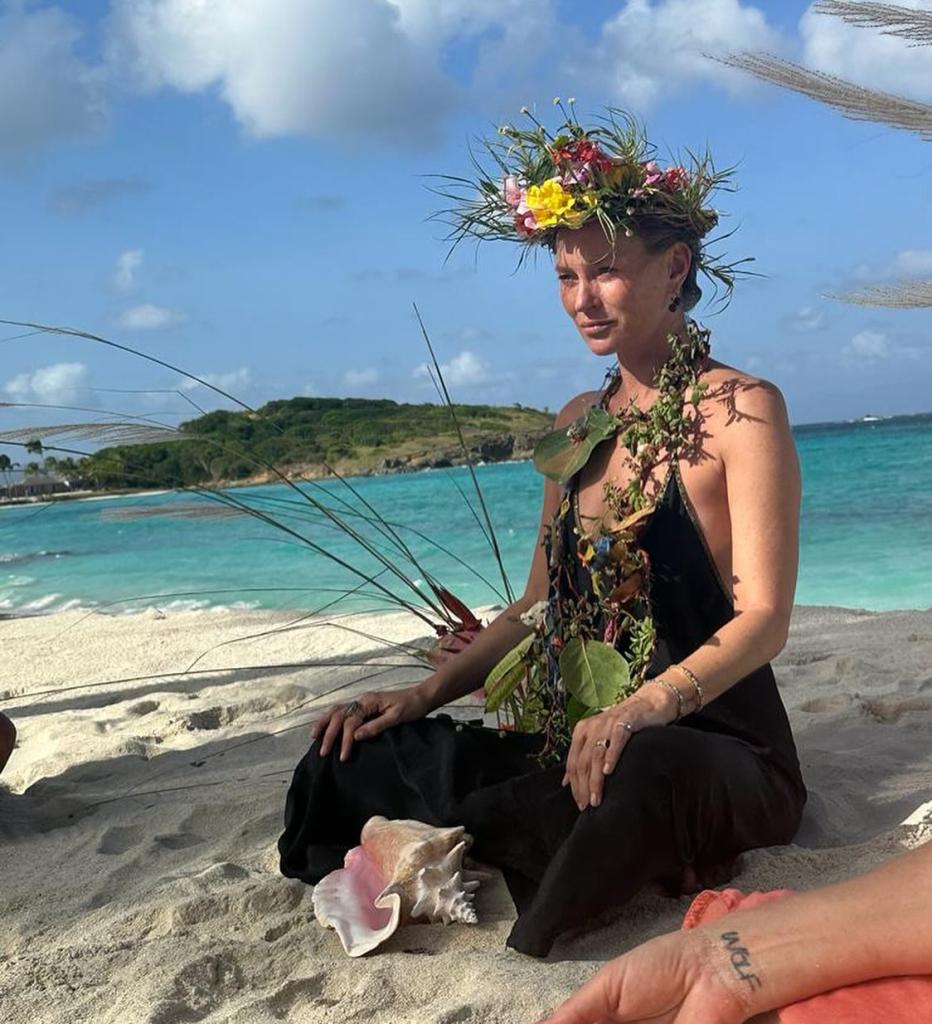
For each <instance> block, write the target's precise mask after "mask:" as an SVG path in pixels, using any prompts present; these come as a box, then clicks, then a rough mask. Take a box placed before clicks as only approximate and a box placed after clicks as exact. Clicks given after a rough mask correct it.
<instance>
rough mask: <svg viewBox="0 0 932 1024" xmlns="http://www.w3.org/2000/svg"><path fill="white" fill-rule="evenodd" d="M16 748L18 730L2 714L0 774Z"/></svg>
mask: <svg viewBox="0 0 932 1024" xmlns="http://www.w3.org/2000/svg"><path fill="white" fill-rule="evenodd" d="M14 746H16V728H15V727H14V725H13V723H12V722H11V721H10V720H9V718H7V717H6V715H4V714H3V713H2V712H0V772H2V771H3V768H4V766H5V765H6V763H7V761H8V760H9V759H10V754H12V753H13V747H14Z"/></svg>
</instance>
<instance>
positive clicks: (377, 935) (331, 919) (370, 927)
mask: <svg viewBox="0 0 932 1024" xmlns="http://www.w3.org/2000/svg"><path fill="white" fill-rule="evenodd" d="M384 888H385V880H384V879H383V878H382V876H381V875H380V874H379V871H378V869H377V868H376V866H375V865H374V864H373V863H372V861H371V860H370V859H369V857H367V856H366V852H365V850H363V848H362V847H361V846H357V847H355V848H354V849H352V850H350V851H349V853H347V855H346V858H345V859H344V861H343V867H342V868H340V869H339V870H338V871H331V872H330V874H329V875H327V876H326V877H325V878H322V879H321V880H320V881H319V882H318V883H317V885H315V886H314V896H313V904H314V914H315V916H316V917H317V920H318V921H320V923H321V924H322V925H325V926H327V927H330V928H333V929H334V930H335V931H336V933H337V935H339V937H340V942H341V943H342V944H343V948H344V949H345V950H346V952H347V953H349V955H350V956H362V955H363V953H368V952H369V951H370V950H371V949H375V947H376V946H379V945H381V944H382V943H383V942H384V941H385V940H386V939H387V938H389V936H391V935H394V933H395V932H396V931H397V929H398V923H399V921H400V920H401V897H400V896H399V895H397V893H388V894H386V895H384V896H383V895H382V890H383V889H384Z"/></svg>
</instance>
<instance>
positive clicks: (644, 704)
mask: <svg viewBox="0 0 932 1024" xmlns="http://www.w3.org/2000/svg"><path fill="white" fill-rule="evenodd" d="M678 710H679V708H678V702H677V700H676V697H675V696H674V695H673V694H672V693H670V691H669V690H668V689H666V687H663V686H656V685H654V686H650V685H648V684H647V683H645V684H644V685H643V686H642V687H641V688H640V689H639V690H638V691H637V693H634V694H632V695H631V696H630V697H628V698H627V699H626V700H623V701H622V702H621V703H620V704H615V705H614V706H613V707H610V708H606V710H605V711H602V712H600V713H599V714H597V715H592V716H591V717H590V718H584V719H583V720H582V721H581V722H578V723H577V725H576V728H575V729H574V730H573V741H572V743H571V744H570V752H569V754H568V756H567V759H566V774H565V775H564V776H563V785H564V786H567V785H568V786H570V787H572V790H573V799H574V800H575V801H576V806H577V807H578V808H579V809H580V810H581V811H584V810H585V809H586V808H587V807H589V806H590V805H591V806H592V807H598V806H599V804H600V803H601V802H602V789H603V787H604V785H605V776H606V775H611V773H612V772H613V771H614V770H615V767H616V765H617V764H618V759H619V758H620V757H621V755H622V752H623V751H624V749H625V745H626V744H627V743H628V741H629V740H630V739H631V737H632V736H633V735H634V734H635V733H636V732H640V730H641V729H645V728H647V726H649V725H668V724H669V723H670V722H672V721H673V720H674V719H675V718H676V715H677V712H678Z"/></svg>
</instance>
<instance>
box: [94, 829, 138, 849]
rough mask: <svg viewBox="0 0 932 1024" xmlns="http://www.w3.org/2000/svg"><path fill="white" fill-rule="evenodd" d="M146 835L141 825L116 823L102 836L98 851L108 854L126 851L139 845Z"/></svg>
mask: <svg viewBox="0 0 932 1024" xmlns="http://www.w3.org/2000/svg"><path fill="white" fill-rule="evenodd" d="M144 836H145V833H144V832H143V830H142V828H141V827H140V826H139V825H114V826H113V827H112V828H108V829H107V831H106V832H104V834H103V835H102V836H101V837H100V842H99V843H98V844H97V852H98V853H103V854H107V855H112V854H117V853H126V851H127V850H130V849H132V848H133V847H134V846H138V845H139V844H140V843H141V842H142V840H143V838H144Z"/></svg>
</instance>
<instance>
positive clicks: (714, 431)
mask: <svg viewBox="0 0 932 1024" xmlns="http://www.w3.org/2000/svg"><path fill="white" fill-rule="evenodd" d="M700 379H701V381H702V382H703V383H705V384H706V385H707V388H706V392H705V394H704V396H703V398H702V401H701V402H700V404H699V411H700V415H701V416H702V418H703V420H704V426H705V428H706V430H707V431H708V433H709V434H711V435H712V436H714V437H715V438H716V440H717V447H718V450H719V452H720V453H721V454H724V450H725V449H726V448H732V449H733V450H734V451H737V450H739V449H744V448H746V447H748V446H753V445H754V444H757V443H760V441H761V439H762V438H763V437H765V436H767V435H770V436H773V435H775V434H779V435H787V436H788V435H789V432H790V424H789V415H788V412H787V408H786V401H785V399H784V397H783V393H782V392H781V391H780V389H779V388H778V387H777V385H776V384H774V383H773V381H770V380H767V379H766V378H764V377H760V376H757V375H756V374H753V373H750V372H748V371H747V370H741V369H739V368H738V367H736V366H729V365H728V364H727V363H721V362H719V361H718V360H714V359H713V360H710V361H709V365H708V367H707V368H706V370H705V371H704V372H703V374H702V376H701V378H700Z"/></svg>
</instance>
